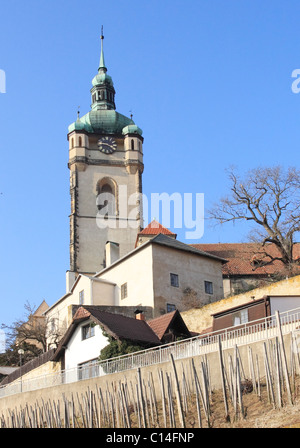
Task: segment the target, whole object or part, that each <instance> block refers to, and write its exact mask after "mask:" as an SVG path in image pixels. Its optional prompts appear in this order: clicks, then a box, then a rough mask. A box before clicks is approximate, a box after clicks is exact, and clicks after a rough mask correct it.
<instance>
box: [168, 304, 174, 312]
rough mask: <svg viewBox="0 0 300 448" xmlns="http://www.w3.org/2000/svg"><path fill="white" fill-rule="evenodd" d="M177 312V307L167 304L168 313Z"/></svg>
mask: <svg viewBox="0 0 300 448" xmlns="http://www.w3.org/2000/svg"><path fill="white" fill-rule="evenodd" d="M175 310H176V306H175V305H173V303H167V313H171V312H172V311H175Z"/></svg>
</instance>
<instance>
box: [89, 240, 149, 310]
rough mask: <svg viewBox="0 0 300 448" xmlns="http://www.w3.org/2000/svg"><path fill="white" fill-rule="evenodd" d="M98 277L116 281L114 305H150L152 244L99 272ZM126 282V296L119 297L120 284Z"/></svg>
mask: <svg viewBox="0 0 300 448" xmlns="http://www.w3.org/2000/svg"><path fill="white" fill-rule="evenodd" d="M97 277H98V278H101V279H105V280H109V281H112V282H115V283H116V287H115V305H116V306H138V305H143V306H151V307H153V305H154V296H153V266H152V246H151V245H148V246H145V247H143V248H142V249H140V250H139V251H137V252H136V253H135V254H134V255H133V256H130V257H128V258H127V259H126V261H124V262H122V263H116V264H114V265H112V266H111V268H110V269H107V270H105V271H104V272H103V273H99V274H98V276H97ZM124 283H127V292H128V294H127V298H125V299H121V285H122V284H124Z"/></svg>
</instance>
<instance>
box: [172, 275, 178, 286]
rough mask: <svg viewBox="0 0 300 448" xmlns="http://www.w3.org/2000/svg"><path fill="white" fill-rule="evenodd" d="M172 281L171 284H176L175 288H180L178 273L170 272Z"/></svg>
mask: <svg viewBox="0 0 300 448" xmlns="http://www.w3.org/2000/svg"><path fill="white" fill-rule="evenodd" d="M170 282H171V286H174V288H179V277H178V275H177V274H170Z"/></svg>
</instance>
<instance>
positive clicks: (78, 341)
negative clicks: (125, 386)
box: [65, 321, 109, 369]
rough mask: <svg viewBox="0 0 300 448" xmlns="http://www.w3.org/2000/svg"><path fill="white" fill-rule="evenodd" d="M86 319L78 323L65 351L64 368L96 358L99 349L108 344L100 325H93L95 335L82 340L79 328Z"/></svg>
mask: <svg viewBox="0 0 300 448" xmlns="http://www.w3.org/2000/svg"><path fill="white" fill-rule="evenodd" d="M84 325H87V321H85V322H83V323H82V324H81V325H78V326H77V328H76V330H75V332H74V334H73V336H72V337H71V339H70V341H69V343H68V347H67V349H66V351H65V368H66V369H72V368H77V366H78V364H81V363H83V362H88V361H90V360H92V359H95V358H98V357H99V355H100V351H101V350H102V349H103V348H104V347H106V345H108V343H109V342H108V338H107V337H106V336H104V335H103V333H102V330H101V327H100V326H99V325H96V326H95V336H92V337H91V338H88V339H85V340H82V336H81V328H82V327H83V326H84Z"/></svg>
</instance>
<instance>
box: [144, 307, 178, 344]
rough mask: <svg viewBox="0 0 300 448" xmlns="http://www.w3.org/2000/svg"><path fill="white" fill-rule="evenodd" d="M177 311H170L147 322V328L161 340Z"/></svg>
mask: <svg viewBox="0 0 300 448" xmlns="http://www.w3.org/2000/svg"><path fill="white" fill-rule="evenodd" d="M176 313H177V310H175V311H171V313H167V314H163V315H162V316H159V317H156V318H155V319H152V320H149V321H147V324H148V325H149V327H151V328H152V330H153V331H154V333H155V334H157V336H158V337H159V339H161V338H162V337H163V335H164V334H165V332H166V331H167V329H168V327H169V325H170V324H171V322H172V320H173V318H174V316H175V314H176Z"/></svg>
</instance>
